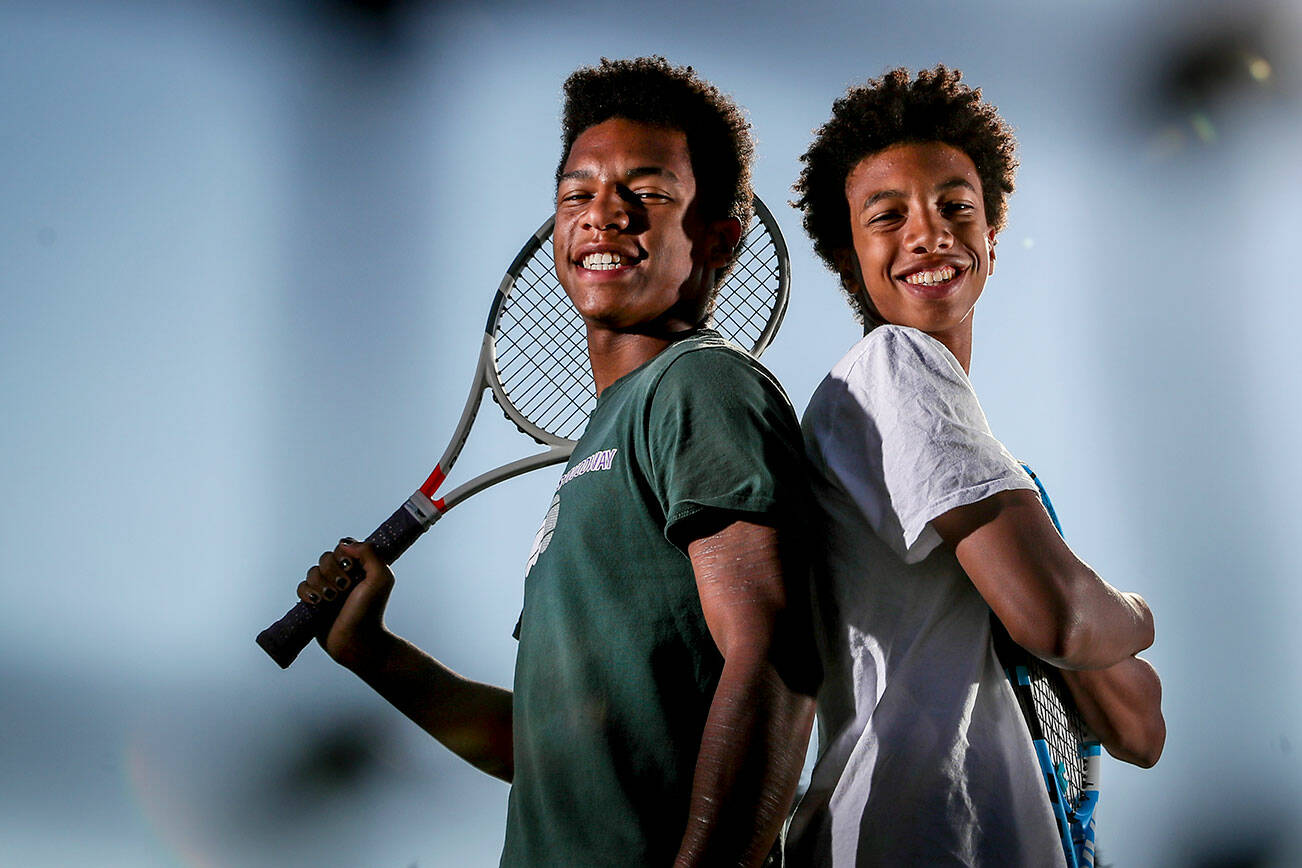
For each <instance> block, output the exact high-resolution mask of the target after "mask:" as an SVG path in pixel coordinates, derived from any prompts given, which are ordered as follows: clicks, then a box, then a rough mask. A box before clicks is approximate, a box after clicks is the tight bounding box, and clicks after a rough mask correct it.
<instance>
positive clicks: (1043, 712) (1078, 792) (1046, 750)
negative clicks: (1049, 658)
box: [991, 464, 1102, 868]
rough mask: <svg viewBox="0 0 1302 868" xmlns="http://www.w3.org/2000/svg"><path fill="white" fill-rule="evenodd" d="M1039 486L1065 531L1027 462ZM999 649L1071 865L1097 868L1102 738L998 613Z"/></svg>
mask: <svg viewBox="0 0 1302 868" xmlns="http://www.w3.org/2000/svg"><path fill="white" fill-rule="evenodd" d="M1022 466H1023V467H1024V468H1025V469H1026V472H1027V473H1030V474H1031V479H1032V480H1034V481H1035V485H1036V487H1037V488H1038V489H1039V490H1040V500H1041V502H1042V503H1044V507H1045V509H1047V510H1048V511H1049V518H1051V519H1052V520H1053V526H1054V527H1056V528H1057V529H1058V533H1062V525H1061V524H1059V523H1058V514H1057V513H1056V512H1054V509H1053V503H1052V502H1050V500H1049V493H1048V492H1047V491H1045V490H1044V486H1043V485H1042V484H1041V483H1040V480H1039V478H1038V477H1036V475H1035V474H1034V473H1032V472H1031V468H1029V467H1026V465H1025V464H1023V465H1022ZM991 622H992V623H991V626H992V627H993V628H994V630H993V632H994V639H995V651H996V652H997V653H998V654H999V661H1000V663H1001V664H1003V667H1004V672H1005V673H1007V675H1008V680H1009V682H1010V683H1011V684H1012V686H1013V693H1014V694H1015V695H1016V696H1017V704H1018V705H1019V706H1020V707H1021V709H1022V716H1023V717H1024V718H1025V719H1026V727H1027V729H1028V730H1030V733H1031V744H1032V745H1034V746H1035V755H1036V758H1037V759H1038V760H1039V762H1040V773H1041V774H1042V775H1043V777H1044V785H1045V786H1046V787H1047V788H1048V790H1049V805H1050V807H1051V808H1053V815H1054V819H1055V820H1056V821H1057V823H1058V835H1059V837H1060V838H1061V839H1062V848H1063V854H1064V855H1065V856H1066V858H1067V868H1094V855H1095V854H1094V810H1095V808H1096V807H1098V802H1099V765H1100V762H1101V759H1102V757H1101V750H1100V746H1099V741H1098V739H1097V738H1095V737H1094V734H1093V733H1091V732H1090V730H1089V727H1087V726H1086V725H1085V721H1084V720H1083V719H1082V718H1081V716H1080V712H1078V711H1077V710H1076V703H1075V701H1074V700H1073V699H1072V697H1071V692H1070V691H1069V690H1068V688H1067V684H1066V682H1064V681H1063V678H1062V675H1061V674H1060V673H1059V672H1058V670H1057V669H1055V668H1054V667H1053V666H1050V665H1049V664H1047V663H1045V662H1043V661H1042V660H1040V659H1039V658H1038V657H1036V656H1034V655H1033V654H1031V653H1030V652H1028V651H1026V649H1024V648H1022V647H1020V646H1018V645H1016V644H1015V643H1014V642H1013V640H1012V639H1011V638H1009V636H1008V633H1007V631H1005V630H1004V628H1003V625H1002V624H1000V623H999V620H998V619H997V618H995V617H994V616H993V615H992V616H991Z"/></svg>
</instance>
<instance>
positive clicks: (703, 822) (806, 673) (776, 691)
mask: <svg viewBox="0 0 1302 868" xmlns="http://www.w3.org/2000/svg"><path fill="white" fill-rule="evenodd" d="M687 550H688V554H689V555H690V557H691V560H692V567H693V569H694V570H695V572H696V582H697V588H698V589H699V591H700V595H701V607H702V609H703V610H704V613H705V620H706V624H707V625H708V627H709V630H710V635H711V636H712V637H713V638H714V641H715V644H716V645H718V647H719V651H720V652H721V653H722V654H723V658H724V666H723V673H722V675H721V676H720V678H719V685H718V687H717V688H716V690H715V694H714V700H713V702H712V703H711V705H710V712H709V716H708V718H707V720H706V724H705V732H704V734H703V736H702V739H701V748H700V753H699V754H698V756H697V761H696V774H695V777H694V779H693V782H692V799H691V804H690V808H689V814H688V820H687V829H686V832H685V833H684V835H683V841H682V844H681V847H680V849H679V853H678V859H677V861H676V862H675V863H674V864H675V868H688V866H728V868H731V866H757V865H759V864H760V863H761V862H763V860H764V857H765V856H766V855H767V854H768V852H769V849H770V847H772V845H773V842H774V841H775V840H776V839H777V835H778V832H779V830H780V829H781V826H782V822H783V821H784V820H785V819H786V816H787V811H788V809H789V808H790V806H791V800H792V798H793V797H794V795H795V789H796V784H797V782H798V780H799V777H800V768H801V765H802V763H803V761H804V757H805V748H806V746H807V745H808V742H809V732H810V727H811V725H812V723H813V718H814V700H813V693H814V691H815V690H816V688H817V678H818V676H817V667H816V665H814V666H810V665H808V664H807V661H809V660H812V658H813V654H812V637H811V636H810V634H809V630H808V624H807V622H806V621H805V620H804V619H803V618H802V617H800V616H795V615H793V614H792V612H793V610H794V611H803V610H802V609H801V608H800V607H799V606H793V607H790V608H789V607H788V599H787V587H786V585H785V584H784V581H783V563H782V557H781V552H780V550H779V534H778V532H777V531H775V530H774V529H773V528H769V527H764V526H762V525H756V524H750V523H748V522H740V521H739V522H735V523H733V524H731V525H729V526H728V527H726V528H724V529H723V530H721V531H719V532H718V533H716V534H713V535H710V536H706V537H702V538H701V539H698V540H696V541H694V542H692V543H690V544H689V545H688V549H687Z"/></svg>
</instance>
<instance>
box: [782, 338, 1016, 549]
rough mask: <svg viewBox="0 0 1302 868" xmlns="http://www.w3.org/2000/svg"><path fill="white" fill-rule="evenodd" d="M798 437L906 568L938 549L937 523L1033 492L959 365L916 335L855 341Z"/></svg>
mask: <svg viewBox="0 0 1302 868" xmlns="http://www.w3.org/2000/svg"><path fill="white" fill-rule="evenodd" d="M804 430H805V438H806V441H807V443H808V446H809V451H810V458H811V460H812V461H813V462H814V464H815V465H818V466H819V467H820V469H821V470H823V472H824V473H825V475H827V476H828V477H830V478H831V479H832V480H833V481H834V482H835V483H836V484H838V485H840V486H841V487H842V488H843V489H844V490H845V491H846V492H847V493H848V494H849V495H850V497H851V498H852V499H853V500H854V501H855V503H856V504H858V506H859V508H860V510H861V511H862V512H863V514H864V516H865V517H866V518H867V520H868V522H869V524H870V525H871V526H872V528H873V529H874V530H875V531H876V532H877V534H878V535H879V536H880V537H881V538H882V539H883V540H884V541H885V542H886V543H887V544H888V545H889V546H890V547H891V548H892V549H893V550H894V551H895V552H896V553H897V554H898V555H900V557H901V558H903V559H904V561H905V562H906V563H916V562H917V561H920V560H922V559H923V558H925V557H926V556H927V555H928V554H930V553H931V551H932V550H933V549H934V548H935V547H936V546H937V545H938V544H939V543H940V536H939V534H937V533H936V531H935V529H934V528H932V527H931V525H930V522H931V520H932V519H934V518H936V517H937V516H939V515H941V514H943V513H945V512H948V511H949V510H951V509H954V508H955V507H958V506H964V505H966V504H969V503H976V502H977V501H979V500H983V499H985V498H987V497H989V496H991V495H993V494H996V493H998V492H1000V491H1005V490H1009V489H1016V488H1026V489H1031V490H1035V483H1034V482H1032V481H1031V478H1030V477H1029V476H1028V475H1027V473H1026V471H1025V470H1024V469H1023V468H1022V466H1021V465H1020V464H1019V463H1018V461H1017V460H1016V459H1015V458H1013V456H1012V455H1011V454H1009V452H1008V450H1007V449H1005V448H1004V446H1003V444H1002V443H1000V442H999V441H998V440H997V439H996V438H995V436H994V434H992V433H991V431H990V426H989V423H988V422H987V421H986V417H985V413H984V412H983V411H982V409H981V405H980V403H979V402H978V401H977V397H976V393H975V392H973V390H972V384H971V382H970V381H969V380H968V377H967V374H966V373H965V372H964V371H963V368H962V366H960V365H959V363H958V360H957V359H955V358H954V356H953V354H952V353H950V352H949V350H948V349H946V348H945V346H944V345H943V344H941V343H940V342H939V341H937V340H935V339H934V338H932V337H930V336H928V335H926V334H923V333H922V332H920V331H918V330H916V329H912V328H905V327H902V326H890V325H888V326H880V327H878V328H876V329H874V330H873V331H872V332H870V333H869V334H868V335H867V336H866V337H865V338H864V339H863V340H862V341H860V342H859V343H858V344H856V345H855V347H854V349H852V350H851V351H850V353H849V354H848V355H847V356H846V357H845V358H843V359H842V360H841V361H840V362H839V363H838V364H837V365H836V367H835V368H833V369H832V372H831V373H830V374H829V375H828V376H827V378H826V379H825V380H824V381H823V383H822V385H820V386H819V388H818V391H817V392H815V394H814V397H813V398H812V399H811V401H810V405H809V408H808V410H807V411H806V414H805V421H804Z"/></svg>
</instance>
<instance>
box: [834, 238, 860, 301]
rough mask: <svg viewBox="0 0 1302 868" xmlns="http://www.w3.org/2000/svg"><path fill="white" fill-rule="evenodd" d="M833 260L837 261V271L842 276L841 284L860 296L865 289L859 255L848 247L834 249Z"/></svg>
mask: <svg viewBox="0 0 1302 868" xmlns="http://www.w3.org/2000/svg"><path fill="white" fill-rule="evenodd" d="M832 261H833V262H835V263H836V273H837V274H838V275H840V277H841V286H843V287H845V291H846V292H848V293H850V295H853V296H858V295H859V293H860V292H861V291H862V290H863V276H862V274H861V272H860V271H859V257H857V256H855V254H854V251H853V250H850V249H848V248H844V247H843V248H841V249H840V250H833V251H832Z"/></svg>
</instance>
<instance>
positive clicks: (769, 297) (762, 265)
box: [713, 218, 781, 348]
mask: <svg viewBox="0 0 1302 868" xmlns="http://www.w3.org/2000/svg"><path fill="white" fill-rule="evenodd" d="M780 269H781V263H780V257H779V256H778V250H777V247H776V246H775V245H774V243H773V239H772V237H771V236H770V235H769V233H768V229H767V227H765V226H764V224H763V223H762V222H761V221H760V220H759V218H755V219H753V220H752V221H751V225H750V229H749V230H748V231H747V233H746V240H745V241H744V242H743V247H742V249H741V251H740V253H738V255H737V260H736V261H735V262H734V263H733V266H732V269H731V270H730V271H729V272H728V274H727V276H726V277H724V279H723V282H722V283H721V284H720V285H719V289H718V292H717V293H716V295H715V301H714V313H713V316H714V326H715V328H716V329H717V330H718V331H719V332H720V333H721V334H723V335H724V336H725V337H728V338H729V339H730V340H732V341H734V342H736V343H738V344H740V345H741V346H743V347H748V348H749V347H751V346H754V345H755V343H756V342H757V341H758V340H759V338H760V336H761V335H762V334H763V333H764V330H765V328H767V327H768V324H769V321H770V320H771V319H772V317H773V315H774V312H775V301H776V299H777V295H778V292H779V289H780V282H781V277H780Z"/></svg>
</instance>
